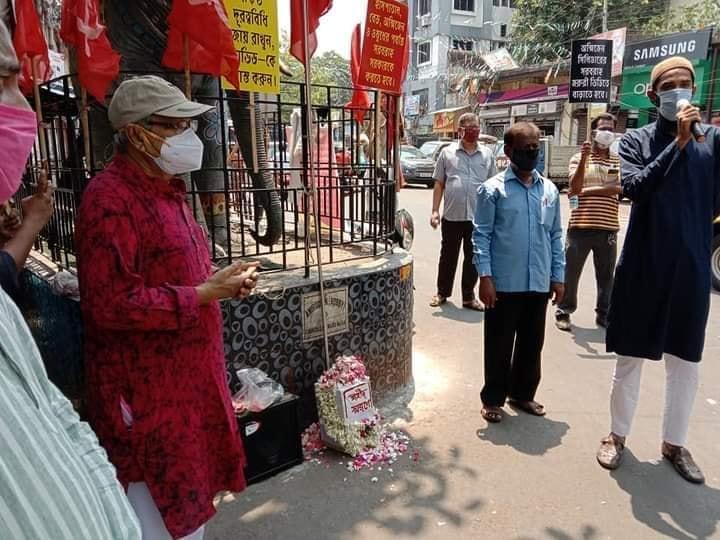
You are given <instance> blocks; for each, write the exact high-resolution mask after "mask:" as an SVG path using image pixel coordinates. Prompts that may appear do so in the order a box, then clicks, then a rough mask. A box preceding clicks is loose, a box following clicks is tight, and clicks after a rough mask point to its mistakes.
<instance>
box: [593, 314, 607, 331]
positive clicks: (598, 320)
mask: <svg viewBox="0 0 720 540" xmlns="http://www.w3.org/2000/svg"><path fill="white" fill-rule="evenodd" d="M595 323H596V324H597V325H598V326H601V327H603V328H607V326H608V320H607V317H601V316H600V315H598V316H597V317H596V318H595Z"/></svg>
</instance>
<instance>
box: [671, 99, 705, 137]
mask: <svg viewBox="0 0 720 540" xmlns="http://www.w3.org/2000/svg"><path fill="white" fill-rule="evenodd" d="M685 107H690V102H689V101H688V100H687V99H679V100H678V102H677V112H680V111H682V110H683V109H684V108H685ZM690 131H691V132H692V134H693V137H694V138H695V140H696V141H697V142H699V143H703V142H705V134H704V133H703V131H702V128H701V127H700V124H698V122H697V120H694V121H693V123H692V124H691V125H690Z"/></svg>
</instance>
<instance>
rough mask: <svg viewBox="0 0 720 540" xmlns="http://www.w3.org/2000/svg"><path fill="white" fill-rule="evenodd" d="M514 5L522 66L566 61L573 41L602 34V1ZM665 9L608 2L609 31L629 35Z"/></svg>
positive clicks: (653, 1)
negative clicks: (622, 32)
mask: <svg viewBox="0 0 720 540" xmlns="http://www.w3.org/2000/svg"><path fill="white" fill-rule="evenodd" d="M705 1H712V2H718V1H720V0H705ZM515 5H516V8H517V9H516V10H515V13H514V14H513V20H512V42H511V52H512V53H513V56H514V57H515V58H516V60H518V61H519V62H520V63H523V64H536V63H541V62H545V61H554V60H558V59H564V58H567V57H568V56H569V55H570V44H571V42H572V40H574V39H583V38H588V37H590V36H593V35H595V34H598V33H600V32H602V19H603V17H602V12H603V1H602V0H573V1H570V2H568V1H567V0H517V1H516V3H515ZM666 7H667V0H634V1H632V2H629V1H628V0H608V28H609V29H610V30H613V29H615V28H622V27H624V26H625V27H627V28H628V32H629V33H630V34H631V35H632V34H633V33H634V32H635V30H636V29H639V28H641V27H643V26H644V24H645V23H647V21H648V20H649V19H650V18H651V17H653V16H656V15H659V14H661V13H664V12H665V10H666Z"/></svg>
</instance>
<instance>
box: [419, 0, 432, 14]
mask: <svg viewBox="0 0 720 540" xmlns="http://www.w3.org/2000/svg"><path fill="white" fill-rule="evenodd" d="M417 6H418V9H417V14H418V15H419V16H421V17H422V16H423V15H429V14H430V8H431V7H432V0H417Z"/></svg>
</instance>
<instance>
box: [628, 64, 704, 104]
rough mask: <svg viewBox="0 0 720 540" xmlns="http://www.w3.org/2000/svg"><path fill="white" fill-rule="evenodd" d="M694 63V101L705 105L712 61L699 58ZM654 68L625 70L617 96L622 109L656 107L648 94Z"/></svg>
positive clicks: (644, 67) (645, 67)
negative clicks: (695, 87)
mask: <svg viewBox="0 0 720 540" xmlns="http://www.w3.org/2000/svg"><path fill="white" fill-rule="evenodd" d="M693 65H694V66H695V85H696V86H697V92H696V93H695V95H694V96H693V103H694V104H697V105H700V104H702V105H704V104H705V102H706V96H707V86H708V82H709V80H710V77H708V74H709V73H710V70H711V62H710V61H709V60H698V61H695V62H693ZM652 69H653V66H641V67H633V68H626V69H625V70H623V80H622V86H621V87H620V94H619V95H618V98H617V100H618V102H620V108H621V109H650V108H654V105H653V104H652V103H650V100H649V99H648V97H647V95H646V93H647V90H648V87H649V86H650V73H651V72H652Z"/></svg>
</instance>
